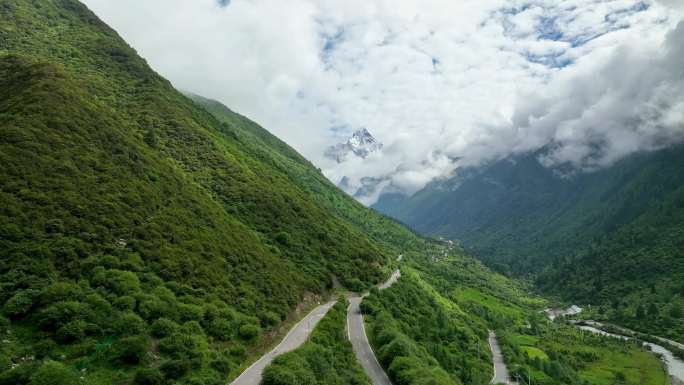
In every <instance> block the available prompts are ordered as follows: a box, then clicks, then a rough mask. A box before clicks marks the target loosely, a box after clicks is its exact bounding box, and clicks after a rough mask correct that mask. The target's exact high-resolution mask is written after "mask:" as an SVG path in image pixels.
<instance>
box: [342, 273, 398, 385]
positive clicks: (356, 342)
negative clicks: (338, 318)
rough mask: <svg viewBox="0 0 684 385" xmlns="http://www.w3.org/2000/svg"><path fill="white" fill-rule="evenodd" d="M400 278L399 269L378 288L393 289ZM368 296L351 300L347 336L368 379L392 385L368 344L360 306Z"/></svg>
mask: <svg viewBox="0 0 684 385" xmlns="http://www.w3.org/2000/svg"><path fill="white" fill-rule="evenodd" d="M399 277H401V272H400V271H399V269H397V270H395V271H394V273H392V275H391V276H390V277H389V279H388V280H387V281H386V282H385V283H383V284H381V285H379V286H378V289H380V290H385V289H387V288H389V287H391V286H392V285H393V284H394V283H395V282H397V280H398V279H399ZM367 295H368V293H365V294H364V295H362V296H360V297H350V298H349V309H347V334H348V335H349V341H351V344H352V347H353V348H354V353H355V354H356V359H357V360H358V361H359V363H360V364H361V366H362V367H363V370H364V371H365V372H366V374H367V375H368V377H370V379H371V382H372V383H373V385H392V382H390V379H389V377H387V373H385V371H384V370H383V369H382V366H380V363H379V362H378V359H377V358H376V357H375V353H374V352H373V348H371V346H370V343H369V342H368V336H366V327H365V326H364V323H363V314H361V308H360V305H361V301H363V298H364V297H366V296H367Z"/></svg>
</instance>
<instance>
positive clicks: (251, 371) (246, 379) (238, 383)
mask: <svg viewBox="0 0 684 385" xmlns="http://www.w3.org/2000/svg"><path fill="white" fill-rule="evenodd" d="M335 302H337V301H331V302H328V303H326V304H324V305H320V306H318V307H317V308H315V309H313V310H312V311H311V313H309V314H307V315H306V317H304V318H302V320H301V321H299V322H298V323H297V324H296V325H295V326H294V327H293V328H292V329H290V331H289V332H288V333H287V335H286V336H285V338H283V340H282V341H281V342H280V344H278V346H276V347H275V348H274V349H273V350H271V351H270V352H268V353H266V354H264V355H263V356H262V357H261V358H259V360H258V361H257V362H255V363H253V364H252V366H250V367H249V368H247V369H246V370H245V371H244V372H242V374H240V376H238V378H236V379H235V380H233V382H231V385H259V383H261V377H262V374H263V372H264V369H265V368H266V367H267V366H268V364H270V363H271V361H273V359H274V358H276V357H278V356H279V355H281V354H283V353H287V352H289V351H292V350H295V349H297V348H298V347H300V346H301V345H302V344H303V343H304V342H306V340H307V339H308V338H309V335H310V334H311V332H312V331H313V329H314V328H315V327H316V324H318V321H320V320H321V319H322V318H323V317H324V316H325V315H326V314H327V313H328V310H330V308H332V307H333V305H335Z"/></svg>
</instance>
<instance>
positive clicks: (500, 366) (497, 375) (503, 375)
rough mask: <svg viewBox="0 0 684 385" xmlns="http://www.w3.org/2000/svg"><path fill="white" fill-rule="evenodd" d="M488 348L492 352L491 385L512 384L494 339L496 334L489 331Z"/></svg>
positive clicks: (497, 343) (497, 342)
mask: <svg viewBox="0 0 684 385" xmlns="http://www.w3.org/2000/svg"><path fill="white" fill-rule="evenodd" d="M489 348H490V349H491V350H492V360H493V361H494V377H492V381H491V383H492V384H513V383H512V382H511V379H510V374H509V373H508V368H507V367H506V363H505V362H504V358H503V354H501V348H500V347H499V341H497V339H496V334H494V332H493V331H491V330H490V331H489Z"/></svg>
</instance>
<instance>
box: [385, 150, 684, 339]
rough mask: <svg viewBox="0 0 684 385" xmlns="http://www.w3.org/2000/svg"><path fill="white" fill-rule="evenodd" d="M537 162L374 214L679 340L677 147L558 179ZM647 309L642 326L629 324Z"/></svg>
mask: <svg viewBox="0 0 684 385" xmlns="http://www.w3.org/2000/svg"><path fill="white" fill-rule="evenodd" d="M538 155H539V153H533V154H528V155H525V156H521V157H518V158H515V159H508V160H504V161H500V162H497V163H495V164H493V165H490V166H487V167H484V168H481V169H476V170H468V171H467V172H465V173H464V174H462V175H461V176H459V177H457V178H454V179H452V180H449V181H446V182H440V183H435V184H433V185H431V186H428V187H427V188H426V189H424V190H423V191H421V192H419V193H417V194H416V195H415V196H413V197H411V198H405V199H397V198H396V197H388V198H389V199H386V200H381V201H380V202H379V203H378V204H377V205H376V207H377V208H378V209H380V210H382V211H384V212H386V213H388V214H390V215H393V216H395V217H396V218H398V219H399V220H401V221H403V222H405V223H407V224H409V225H410V226H412V227H414V228H415V229H417V230H419V231H422V232H425V233H428V234H434V235H442V236H446V237H449V238H454V239H458V240H459V241H461V242H462V245H463V246H464V247H465V248H466V249H467V250H469V251H471V252H473V253H475V254H476V255H478V257H480V258H481V259H483V260H484V261H486V262H487V263H488V264H489V265H490V266H495V267H496V268H497V269H499V270H502V271H508V272H513V273H516V274H523V275H525V274H533V275H539V274H541V275H540V276H539V284H540V287H542V288H543V289H546V290H549V291H550V292H552V293H554V294H559V295H561V296H563V297H564V298H566V299H568V300H574V301H580V302H583V303H594V304H610V305H611V306H610V307H609V308H606V309H604V310H603V311H604V313H605V314H604V315H605V317H607V318H609V319H612V320H615V321H620V322H621V323H627V324H630V325H635V326H636V325H637V324H640V325H641V326H642V327H641V330H647V329H648V328H651V331H657V332H658V333H660V334H664V335H670V336H673V337H677V338H682V336H684V333H683V332H684V330H682V327H683V322H682V321H683V319H682V315H681V313H682V311H681V306H682V304H683V303H682V294H683V293H682V288H681V284H680V282H681V280H682V274H684V265H683V263H684V258H683V255H682V250H683V248H682V243H681V242H682V241H681V240H682V239H684V238H682V236H681V235H682V231H684V213H683V212H682V207H683V206H682V205H683V203H682V202H684V147H682V145H676V146H673V147H671V148H669V149H665V150H661V151H657V152H653V153H644V154H637V155H634V156H631V157H629V158H627V159H624V160H622V161H620V162H618V163H617V164H615V165H614V166H612V167H609V168H606V169H603V170H599V171H596V172H592V173H580V174H576V175H570V176H565V177H561V176H559V175H558V174H557V171H558V170H550V169H547V168H544V167H543V166H542V165H540V164H539V163H538V162H537V160H536V158H537V156H538ZM651 303H654V306H656V308H657V311H656V310H654V311H656V314H655V315H654V316H653V317H652V318H651V319H650V320H649V322H643V321H645V320H646V318H645V317H643V316H642V317H641V319H640V320H639V319H637V318H635V317H636V315H637V310H639V308H640V307H642V308H643V307H648V306H650V304H651ZM643 313H644V311H643V309H642V311H641V312H640V314H643ZM645 328H646V329H645Z"/></svg>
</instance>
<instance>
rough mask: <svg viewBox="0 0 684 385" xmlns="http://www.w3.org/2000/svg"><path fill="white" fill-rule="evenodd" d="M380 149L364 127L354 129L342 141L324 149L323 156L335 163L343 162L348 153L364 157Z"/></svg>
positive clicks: (378, 143)
mask: <svg viewBox="0 0 684 385" xmlns="http://www.w3.org/2000/svg"><path fill="white" fill-rule="evenodd" d="M380 150H382V143H380V142H378V141H377V140H376V139H375V138H374V137H373V135H371V133H370V132H368V130H367V129H366V128H360V129H358V130H356V131H355V132H354V133H353V134H352V135H351V136H350V137H349V138H348V139H347V141H346V142H344V143H338V144H336V145H334V146H330V147H328V148H327V149H326V150H325V156H326V157H328V158H330V159H333V160H335V161H336V162H337V163H342V162H344V161H345V160H346V159H347V158H348V157H349V156H350V155H354V156H358V157H360V158H364V159H365V158H366V157H367V156H368V155H370V154H372V153H374V152H378V151H380Z"/></svg>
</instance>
